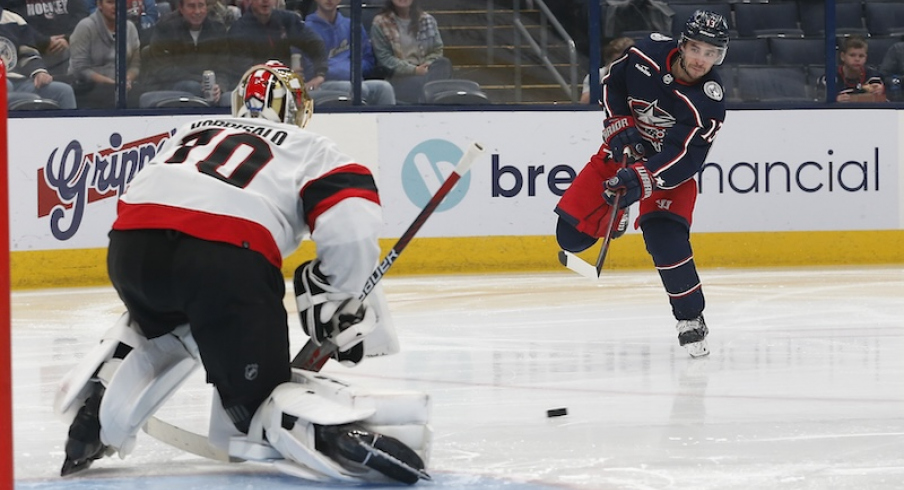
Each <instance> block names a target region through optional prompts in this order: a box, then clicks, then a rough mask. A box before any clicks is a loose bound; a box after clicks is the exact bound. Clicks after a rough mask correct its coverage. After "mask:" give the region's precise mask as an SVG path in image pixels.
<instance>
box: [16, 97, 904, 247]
mask: <svg viewBox="0 0 904 490" xmlns="http://www.w3.org/2000/svg"><path fill="white" fill-rule="evenodd" d="M902 117H904V116H899V115H898V111H892V110H834V111H833V110H809V111H806V110H796V111H733V112H729V113H728V115H727V117H726V121H725V124H724V125H723V127H722V129H721V131H720V132H719V134H718V135H717V136H716V139H715V143H714V145H713V148H712V150H711V151H710V153H709V155H708V158H707V162H706V164H705V165H704V167H703V168H702V170H701V172H700V173H699V174H698V176H697V179H698V182H699V195H698V204H697V209H696V213H695V215H694V230H695V231H696V232H698V233H699V232H769V231H842V230H896V229H901V228H902V198H901V192H900V189H901V188H902V187H904V186H902V173H901V170H900V162H901V161H902V155H901V152H902V150H901V149H900V148H899V142H898V138H897V135H898V134H899V133H900V131H901V129H902V123H901V119H902ZM196 118H197V116H192V117H188V116H179V117H128V118H96V119H66V118H62V119H44V118H42V119H11V120H10V122H9V149H10V151H9V154H10V161H9V166H10V171H9V181H10V206H11V214H10V235H11V248H12V250H13V251H27V250H54V249H76V248H99V247H105V246H106V243H107V238H106V233H107V231H108V230H109V228H110V224H111V223H112V221H113V219H114V217H115V209H116V200H117V198H118V196H119V194H120V193H121V192H122V191H123V189H125V187H126V186H127V184H128V182H129V181H130V180H131V178H132V177H134V175H135V174H136V173H137V172H139V171H140V170H141V168H142V167H143V166H144V164H146V163H147V162H148V161H149V160H150V159H152V158H153V157H154V155H155V154H156V152H157V151H159V149H160V147H161V145H162V144H163V143H164V142H165V141H166V140H167V139H168V138H169V137H170V135H171V134H172V133H173V131H174V130H175V129H176V128H178V127H179V126H180V125H181V124H185V123H187V122H189V121H192V120H194V119H196ZM601 126H602V124H601V118H600V113H598V112H588V111H581V112H568V111H563V112H552V111H543V112H452V113H445V112H443V113H394V114H382V113H376V114H317V115H316V116H315V117H314V120H313V121H312V124H311V126H310V129H311V130H313V131H316V132H319V133H321V134H324V135H326V136H328V137H330V138H332V139H334V140H336V141H337V143H338V144H339V147H340V148H341V149H342V150H343V151H345V152H346V153H348V154H350V155H351V156H352V157H353V158H355V159H358V160H359V161H360V163H363V164H365V165H368V166H369V167H371V168H372V169H373V170H374V173H375V175H376V176H377V181H378V185H379V187H380V192H381V199H382V204H383V207H384V221H385V228H384V231H383V237H384V238H397V237H399V236H400V235H401V234H402V233H403V232H404V231H405V229H406V228H407V227H408V225H409V224H410V223H411V221H412V220H413V219H414V217H415V216H416V215H417V213H418V212H419V211H420V209H421V208H422V207H423V206H424V205H425V204H426V202H427V201H429V198H430V196H431V195H432V194H433V193H434V192H435V191H436V190H437V189H438V188H439V186H440V185H441V184H442V182H443V180H445V178H446V177H447V176H448V175H449V173H450V172H451V170H452V168H453V167H454V166H455V163H456V162H457V161H458V159H459V158H460V157H461V156H462V154H463V152H464V150H465V149H466V148H467V147H468V145H469V144H470V143H471V142H472V141H479V142H481V143H483V144H484V146H485V147H486V152H485V153H484V154H483V155H481V156H480V157H479V158H478V160H477V161H476V162H475V163H474V165H473V167H472V168H471V171H470V173H469V174H467V175H466V176H465V177H464V178H462V179H461V180H460V181H459V183H458V184H457V185H456V187H455V188H454V189H453V191H452V192H451V193H450V194H449V196H448V197H447V198H446V199H445V200H444V201H443V203H442V204H441V205H440V206H439V207H438V209H437V211H436V214H435V216H434V217H433V218H431V220H430V221H429V222H427V224H426V225H425V226H424V228H423V229H422V230H421V232H420V233H419V235H418V236H424V237H462V236H536V235H552V234H553V233H554V230H555V214H554V213H553V212H552V210H553V208H554V207H555V204H556V201H557V199H558V197H559V196H560V195H561V194H562V193H563V192H564V191H565V189H567V188H568V185H569V183H570V182H571V179H573V178H574V176H575V175H576V174H577V172H579V171H580V169H581V168H582V167H583V165H584V163H586V162H587V160H588V159H589V157H590V155H592V154H593V153H595V152H596V151H597V149H598V148H599V144H600V130H601Z"/></svg>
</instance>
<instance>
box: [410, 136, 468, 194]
mask: <svg viewBox="0 0 904 490" xmlns="http://www.w3.org/2000/svg"><path fill="white" fill-rule="evenodd" d="M462 155H464V152H463V151H462V150H461V148H459V147H458V146H456V145H455V144H454V143H451V142H449V141H446V140H440V139H432V140H427V141H424V142H422V143H420V144H418V145H417V146H415V147H414V148H412V149H411V151H410V152H408V156H406V157H405V161H404V162H403V163H402V189H403V190H404V191H405V195H406V196H408V199H409V200H411V202H412V203H414V205H415V206H417V207H419V208H423V207H424V206H426V205H427V203H428V202H430V198H431V197H433V194H435V193H436V191H437V190H439V188H440V186H442V185H443V182H445V181H446V178H448V177H449V176H450V175H452V170H453V169H454V168H455V164H456V163H458V161H459V160H461V157H462ZM470 186H471V173H470V172H468V173H466V174H464V175H463V176H462V177H461V180H459V181H458V183H456V184H455V187H453V188H452V190H451V191H449V194H448V195H447V196H446V198H445V199H443V202H441V203H440V205H439V206H438V207H437V208H436V210H437V211H445V210H447V209H451V208H453V207H455V206H456V205H457V204H458V203H460V202H461V200H462V199H464V197H465V194H467V193H468V188H469V187H470Z"/></svg>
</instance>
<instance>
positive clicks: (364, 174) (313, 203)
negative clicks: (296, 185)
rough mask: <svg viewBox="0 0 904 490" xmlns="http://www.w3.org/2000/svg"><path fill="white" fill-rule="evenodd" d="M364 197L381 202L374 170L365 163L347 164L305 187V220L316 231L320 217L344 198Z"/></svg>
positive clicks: (302, 193) (302, 198) (303, 198)
mask: <svg viewBox="0 0 904 490" xmlns="http://www.w3.org/2000/svg"><path fill="white" fill-rule="evenodd" d="M350 197H360V198H363V199H367V200H369V201H373V202H374V203H376V204H380V196H379V194H378V193H377V184H376V182H374V177H373V175H372V174H371V173H370V170H368V169H367V167H364V166H363V165H358V164H351V165H343V166H342V167H339V168H337V169H335V170H333V171H331V172H329V173H326V174H324V175H322V176H321V177H320V178H318V179H317V180H314V181H311V182H309V183H308V184H307V185H305V186H304V188H302V189H301V202H302V203H303V205H304V216H305V221H306V222H307V223H308V226H309V227H310V228H311V231H314V223H315V222H316V221H317V217H319V216H320V215H322V214H323V213H325V212H326V211H327V210H328V209H330V208H331V207H333V206H334V205H336V203H338V202H340V201H342V200H343V199H348V198H350Z"/></svg>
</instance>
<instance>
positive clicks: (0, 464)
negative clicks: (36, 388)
mask: <svg viewBox="0 0 904 490" xmlns="http://www.w3.org/2000/svg"><path fill="white" fill-rule="evenodd" d="M6 95H7V94H6V66H5V65H4V64H3V61H2V60H0V209H3V212H2V213H0V261H2V263H3V267H2V268H0V271H2V273H0V489H2V490H12V488H13V481H14V478H13V372H12V367H13V366H12V364H13V363H12V328H11V327H12V312H11V311H10V303H11V298H10V290H9V289H10V260H9V165H8V163H9V162H8V160H7V158H8V155H9V147H8V146H7V133H6V129H7V128H6V115H7V114H6Z"/></svg>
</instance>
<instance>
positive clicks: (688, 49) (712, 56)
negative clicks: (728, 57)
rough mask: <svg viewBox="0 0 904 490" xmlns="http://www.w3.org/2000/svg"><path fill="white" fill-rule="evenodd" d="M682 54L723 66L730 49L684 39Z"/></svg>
mask: <svg viewBox="0 0 904 490" xmlns="http://www.w3.org/2000/svg"><path fill="white" fill-rule="evenodd" d="M681 52H682V54H683V55H684V56H685V57H687V58H693V59H698V60H703V61H706V62H708V63H712V64H714V65H721V64H722V62H723V61H724V60H725V53H727V52H728V47H727V46H726V47H719V46H713V45H712V44H709V43H705V42H702V41H694V40H693V39H687V38H685V39H684V43H683V44H682V50H681Z"/></svg>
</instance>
